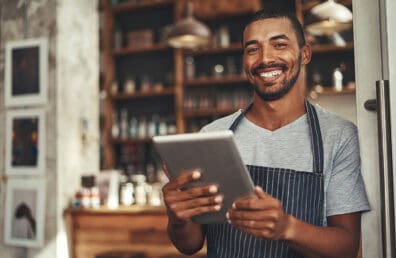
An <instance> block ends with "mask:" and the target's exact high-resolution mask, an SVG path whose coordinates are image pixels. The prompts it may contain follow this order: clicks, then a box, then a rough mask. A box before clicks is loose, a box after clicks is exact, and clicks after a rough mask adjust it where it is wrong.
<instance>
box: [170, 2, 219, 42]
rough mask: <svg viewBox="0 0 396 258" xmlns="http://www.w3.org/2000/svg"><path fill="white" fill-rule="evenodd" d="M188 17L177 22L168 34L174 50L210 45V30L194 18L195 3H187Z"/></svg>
mask: <svg viewBox="0 0 396 258" xmlns="http://www.w3.org/2000/svg"><path fill="white" fill-rule="evenodd" d="M186 7H187V12H186V17H185V18H184V19H183V20H180V21H178V22H176V24H175V25H173V27H172V29H171V31H170V32H169V34H168V37H167V42H168V44H169V45H170V46H172V47H174V48H189V49H194V48H198V47H202V46H205V45H207V44H208V43H209V38H210V34H211V33H210V30H209V28H208V27H207V26H206V25H205V24H203V23H202V22H199V21H198V20H196V19H195V18H194V17H193V3H192V2H187V5H186Z"/></svg>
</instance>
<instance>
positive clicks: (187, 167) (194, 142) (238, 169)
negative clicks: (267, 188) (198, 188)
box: [153, 130, 254, 224]
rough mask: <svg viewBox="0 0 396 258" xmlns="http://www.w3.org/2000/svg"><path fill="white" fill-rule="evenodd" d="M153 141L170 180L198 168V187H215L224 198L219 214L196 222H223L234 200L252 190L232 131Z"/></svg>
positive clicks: (185, 135)
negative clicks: (169, 175) (199, 172)
mask: <svg viewBox="0 0 396 258" xmlns="http://www.w3.org/2000/svg"><path fill="white" fill-rule="evenodd" d="M153 142H154V146H155V149H156V150H157V152H158V154H159V155H160V157H161V159H162V161H163V162H164V163H165V164H166V166H167V168H168V171H169V173H170V174H171V176H172V177H176V176H178V175H179V174H180V173H182V172H186V171H191V170H193V169H199V170H200V171H201V173H202V177H201V180H200V182H199V183H198V184H205V185H206V184H216V185H218V187H219V192H220V194H222V195H223V196H224V200H223V206H222V209H221V210H220V211H219V212H216V213H207V214H203V215H199V216H195V217H194V218H193V221H194V222H196V223H201V224H208V223H222V222H226V218H225V214H226V212H227V211H228V209H230V208H231V205H232V203H233V202H234V200H235V199H237V198H239V197H242V196H247V195H249V194H252V193H253V191H254V186H253V182H252V180H251V178H250V176H249V172H248V171H247V169H246V166H245V164H244V163H243V161H242V159H241V156H240V154H239V151H238V149H237V147H236V144H235V141H234V138H233V133H232V131H228V130H227V131H219V132H209V133H190V134H178V135H171V136H155V137H153Z"/></svg>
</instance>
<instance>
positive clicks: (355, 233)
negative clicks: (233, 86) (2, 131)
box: [163, 11, 369, 258]
mask: <svg viewBox="0 0 396 258" xmlns="http://www.w3.org/2000/svg"><path fill="white" fill-rule="evenodd" d="M243 49H244V53H243V64H244V69H245V71H246V74H247V77H248V79H249V81H250V82H251V84H252V85H253V87H254V96H253V103H252V105H250V106H249V107H248V108H247V109H245V110H244V111H238V112H236V113H234V114H232V115H230V116H227V117H225V118H222V119H219V120H216V121H214V122H213V123H211V124H209V125H207V126H206V127H204V128H203V130H202V131H215V130H226V129H231V130H233V131H234V134H235V135H234V136H235V140H236V142H237V145H238V148H239V150H240V152H241V155H242V159H243V160H244V162H245V163H246V164H247V165H248V169H249V172H250V175H251V177H252V179H253V181H254V183H255V184H256V185H257V187H256V189H255V195H254V196H249V197H245V198H240V199H238V200H236V201H235V202H234V204H233V207H232V208H231V209H230V210H229V212H228V213H227V219H228V224H227V223H225V224H214V225H197V224H194V223H193V222H191V220H190V218H191V217H192V216H194V215H197V214H202V213H206V212H215V211H218V210H219V209H220V207H221V204H222V200H223V198H224V197H223V196H221V195H220V194H218V189H217V188H216V186H214V185H208V186H202V187H195V188H191V189H185V188H184V187H183V186H185V185H186V184H188V183H190V182H191V181H196V180H199V178H200V176H201V174H200V173H199V172H198V171H191V172H189V173H184V174H182V175H180V176H179V177H177V178H175V179H173V180H171V181H170V182H169V183H168V184H167V185H165V186H164V189H163V193H164V199H165V203H166V206H167V209H168V214H169V223H168V234H169V237H170V239H171V240H172V242H173V243H174V245H175V246H176V247H177V248H178V250H180V251H181V252H183V253H185V254H192V253H195V252H196V251H198V250H199V249H201V248H202V246H203V243H204V240H205V238H206V239H207V248H208V257H226V258H230V257H269V258H279V257H285V258H286V257H288V258H290V257H338V258H341V257H351V258H352V257H356V254H357V250H358V246H359V239H360V216H361V212H362V211H365V210H368V209H369V205H368V201H367V198H366V193H365V189H364V184H363V181H362V177H361V175H360V158H359V146H358V137H357V132H356V127H355V126H354V125H353V124H352V123H350V122H347V121H345V120H343V119H341V118H339V117H337V116H336V115H334V114H332V113H329V112H326V111H325V110H323V109H321V108H319V107H314V106H313V105H311V104H310V103H309V102H307V101H306V100H305V95H304V88H305V85H304V69H303V67H304V66H305V65H306V64H308V63H309V61H310V58H311V49H310V47H309V46H308V45H307V44H306V43H305V39H304V33H303V29H302V27H301V25H300V24H299V22H298V20H297V19H296V18H295V17H294V16H291V15H288V14H280V13H270V12H265V11H259V12H258V13H256V14H255V15H254V17H253V18H252V20H251V22H250V23H249V24H248V25H247V26H246V27H245V30H244V35H243Z"/></svg>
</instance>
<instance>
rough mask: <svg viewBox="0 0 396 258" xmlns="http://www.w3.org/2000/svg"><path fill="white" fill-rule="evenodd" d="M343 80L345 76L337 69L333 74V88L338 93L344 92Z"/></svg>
mask: <svg viewBox="0 0 396 258" xmlns="http://www.w3.org/2000/svg"><path fill="white" fill-rule="evenodd" d="M342 78H343V75H342V73H341V70H340V68H338V67H337V68H336V69H334V72H333V87H334V90H335V91H337V92H340V91H342Z"/></svg>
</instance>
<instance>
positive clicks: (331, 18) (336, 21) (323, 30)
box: [306, 0, 352, 36]
mask: <svg viewBox="0 0 396 258" xmlns="http://www.w3.org/2000/svg"><path fill="white" fill-rule="evenodd" d="M311 13H312V14H313V15H315V16H316V17H317V18H319V19H320V21H318V22H315V23H312V24H310V25H308V26H307V27H306V30H307V31H308V32H310V33H312V34H314V35H326V36H331V35H333V34H336V33H338V32H341V31H345V30H348V29H350V28H352V12H351V11H350V10H349V9H348V8H347V7H345V6H344V5H342V4H338V3H336V2H335V1H334V0H327V1H326V2H324V3H321V4H319V5H317V6H315V7H314V8H312V9H311Z"/></svg>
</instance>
